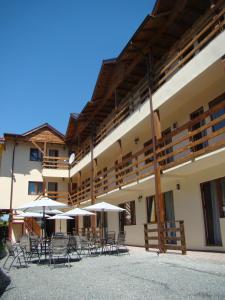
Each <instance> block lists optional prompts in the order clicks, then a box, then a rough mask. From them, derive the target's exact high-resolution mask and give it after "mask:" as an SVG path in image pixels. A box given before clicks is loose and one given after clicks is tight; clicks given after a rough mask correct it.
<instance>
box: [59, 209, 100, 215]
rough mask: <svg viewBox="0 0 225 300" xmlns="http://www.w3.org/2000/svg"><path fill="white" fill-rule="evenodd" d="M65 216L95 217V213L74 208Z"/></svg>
mask: <svg viewBox="0 0 225 300" xmlns="http://www.w3.org/2000/svg"><path fill="white" fill-rule="evenodd" d="M63 215H64V216H91V215H95V214H94V213H92V212H90V211H87V210H84V209H81V208H74V209H71V210H69V211H67V212H65V213H63Z"/></svg>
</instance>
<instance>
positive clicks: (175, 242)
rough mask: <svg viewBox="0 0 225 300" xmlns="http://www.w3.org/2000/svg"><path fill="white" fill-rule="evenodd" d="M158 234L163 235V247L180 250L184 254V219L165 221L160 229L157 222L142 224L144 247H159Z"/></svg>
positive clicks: (165, 249) (147, 249)
mask: <svg viewBox="0 0 225 300" xmlns="http://www.w3.org/2000/svg"><path fill="white" fill-rule="evenodd" d="M159 234H160V235H161V234H162V237H163V248H164V251H165V252H166V251H167V250H180V251H181V252H182V254H183V255H184V254H186V241H185V233H184V221H166V222H165V223H164V224H163V226H162V228H161V230H160V231H159V230H158V226H157V223H154V224H144V240H145V249H146V251H149V249H151V248H152V249H159Z"/></svg>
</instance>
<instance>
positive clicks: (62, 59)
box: [0, 0, 155, 136]
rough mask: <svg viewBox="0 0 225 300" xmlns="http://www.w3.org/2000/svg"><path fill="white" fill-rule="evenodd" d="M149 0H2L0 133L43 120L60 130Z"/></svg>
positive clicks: (125, 39) (88, 95)
mask: <svg viewBox="0 0 225 300" xmlns="http://www.w3.org/2000/svg"><path fill="white" fill-rule="evenodd" d="M154 2H155V1H154V0H38V1H36V0H1V1H0V136H2V135H3V133H18V134H20V133H24V132H26V131H28V130H30V129H32V128H35V127H37V126H39V125H41V124H43V123H45V122H48V123H49V124H50V125H52V126H54V127H55V128H56V129H58V130H59V131H61V132H62V133H65V131H66V128H67V124H68V120H69V114H70V113H71V112H75V113H79V112H80V111H81V110H82V108H83V107H84V105H85V104H86V102H87V101H88V100H90V98H91V95H92V92H93V89H94V86H95V83H96V80H97V76H98V72H99V70H100V67H101V63H102V60H103V59H108V58H113V57H116V56H118V55H119V53H120V52H121V50H122V49H123V47H124V46H125V45H126V43H127V42H128V40H129V39H130V38H131V36H132V35H133V34H134V32H135V31H136V29H137V28H138V26H139V25H140V24H141V22H142V21H143V19H144V18H145V17H146V15H147V14H149V13H151V11H152V8H153V5H154Z"/></svg>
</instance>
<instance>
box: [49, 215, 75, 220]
mask: <svg viewBox="0 0 225 300" xmlns="http://www.w3.org/2000/svg"><path fill="white" fill-rule="evenodd" d="M72 219H73V218H71V217H69V216H63V215H61V214H60V215H55V216H53V217H50V218H48V220H72Z"/></svg>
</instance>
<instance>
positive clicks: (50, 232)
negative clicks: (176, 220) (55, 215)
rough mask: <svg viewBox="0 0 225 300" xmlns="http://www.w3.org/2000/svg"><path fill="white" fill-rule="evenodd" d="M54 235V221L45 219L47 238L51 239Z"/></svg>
mask: <svg viewBox="0 0 225 300" xmlns="http://www.w3.org/2000/svg"><path fill="white" fill-rule="evenodd" d="M54 233H55V220H49V219H47V218H46V234H47V237H51V236H52V235H53V234H54Z"/></svg>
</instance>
